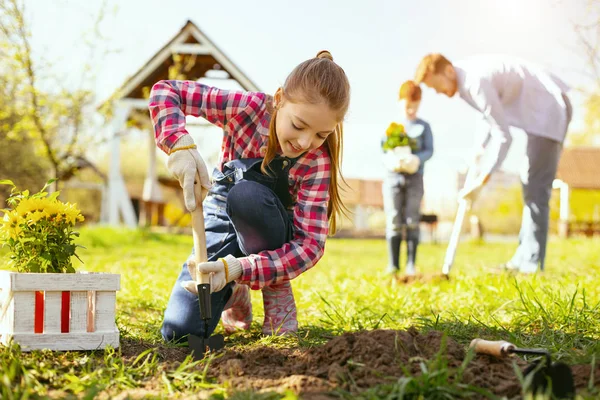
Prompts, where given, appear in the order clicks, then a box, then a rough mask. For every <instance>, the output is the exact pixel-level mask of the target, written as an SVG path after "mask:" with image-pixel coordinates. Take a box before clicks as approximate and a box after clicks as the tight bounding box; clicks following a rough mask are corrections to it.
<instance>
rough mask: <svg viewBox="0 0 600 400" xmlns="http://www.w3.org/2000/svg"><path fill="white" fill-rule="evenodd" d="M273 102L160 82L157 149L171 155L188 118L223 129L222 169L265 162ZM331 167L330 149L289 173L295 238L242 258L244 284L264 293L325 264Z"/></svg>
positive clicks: (154, 98)
mask: <svg viewBox="0 0 600 400" xmlns="http://www.w3.org/2000/svg"><path fill="white" fill-rule="evenodd" d="M269 102H271V98H270V97H269V96H268V95H266V94H264V93H258V92H242V91H229V90H221V89H218V88H215V87H210V86H206V85H203V84H201V83H198V82H193V81H160V82H158V83H156V84H155V85H154V86H153V88H152V92H151V93H150V104H149V108H150V115H151V117H152V122H153V124H154V133H155V138H156V143H157V145H158V147H159V148H160V149H162V150H163V151H164V152H166V153H167V154H168V153H169V152H170V150H171V148H172V147H173V145H174V143H175V142H176V141H177V140H178V139H179V138H180V137H181V136H183V135H187V134H188V132H187V131H186V129H185V116H186V115H193V116H195V117H202V118H205V119H206V120H207V121H209V122H210V123H212V124H214V125H216V126H218V127H220V128H222V129H223V132H224V138H223V144H222V148H221V155H220V157H219V164H218V165H219V168H220V169H221V168H222V167H223V164H224V163H226V162H228V161H230V160H232V159H241V158H260V157H263V156H264V150H265V146H266V145H267V143H268V139H269V122H270V120H271V114H270V112H269V111H268V107H267V105H268V103H269ZM261 148H262V151H261ZM330 163H331V160H330V158H329V153H328V152H327V148H326V147H325V145H322V146H321V147H319V148H318V149H315V150H311V151H309V152H307V153H305V154H304V155H303V156H302V157H300V158H299V159H298V161H296V163H295V164H294V166H293V167H292V168H291V169H290V171H289V180H290V193H291V194H292V198H294V199H295V201H296V203H295V206H294V226H295V233H294V238H293V240H292V241H290V242H288V243H286V244H284V245H283V246H282V247H281V248H279V249H277V250H269V251H262V252H260V253H258V254H252V255H250V256H248V257H243V258H240V259H239V260H240V262H241V264H242V276H241V278H240V279H239V280H238V281H239V282H242V283H247V284H250V286H251V288H252V289H260V288H261V287H263V286H267V285H270V284H272V283H277V282H282V281H287V280H290V279H293V278H295V277H297V276H298V275H300V274H301V273H302V272H304V271H306V270H308V269H309V268H311V267H312V266H314V265H315V264H316V263H317V261H319V259H320V258H321V257H322V255H323V252H324V249H325V240H326V238H327V233H328V231H329V221H328V219H327V202H328V201H329V181H330Z"/></svg>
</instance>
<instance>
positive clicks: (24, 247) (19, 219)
mask: <svg viewBox="0 0 600 400" xmlns="http://www.w3.org/2000/svg"><path fill="white" fill-rule="evenodd" d="M52 182H53V181H52V180H51V181H49V182H48V183H47V184H46V185H45V186H44V187H43V188H42V190H40V191H39V192H37V193H34V194H30V193H29V191H27V190H25V191H22V192H21V191H19V190H18V189H17V188H16V187H15V185H14V184H13V183H12V182H11V181H8V180H5V181H0V184H3V185H10V186H12V189H11V194H10V197H9V198H8V199H7V201H6V202H7V205H8V208H6V209H3V210H1V211H2V213H3V217H2V219H1V220H0V243H1V244H2V246H3V247H5V248H7V249H8V257H7V258H8V260H7V261H6V262H4V265H2V266H0V343H2V344H7V343H9V342H10V341H11V340H13V341H15V342H17V343H19V344H20V345H21V348H22V350H24V351H28V350H34V349H50V350H93V349H98V348H104V347H106V346H113V347H118V346H119V331H118V329H117V327H116V324H115V305H116V291H117V290H119V288H120V275H118V274H103V273H85V272H81V273H76V272H75V269H74V267H73V264H72V257H76V258H78V259H79V257H78V256H77V254H76V250H77V248H79V247H81V246H79V245H77V244H76V243H75V241H76V239H77V238H78V237H79V234H78V233H77V232H76V231H75V230H74V229H75V225H76V224H77V223H78V222H82V221H83V216H82V215H81V213H80V211H79V210H78V209H77V206H76V205H75V204H70V203H64V202H62V201H60V200H58V196H59V192H54V193H52V194H48V193H47V191H46V189H47V188H48V186H49V185H50V184H51V183H52Z"/></svg>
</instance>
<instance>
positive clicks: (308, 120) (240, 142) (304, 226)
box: [149, 51, 350, 340]
mask: <svg viewBox="0 0 600 400" xmlns="http://www.w3.org/2000/svg"><path fill="white" fill-rule="evenodd" d="M349 101H350V85H349V82H348V79H347V77H346V74H345V73H344V70H343V69H342V68H341V67H340V66H338V65H337V64H336V63H335V62H334V61H333V58H332V56H331V54H330V53H329V52H328V51H321V52H320V53H319V54H317V56H316V57H315V58H312V59H309V60H307V61H304V62H303V63H301V64H300V65H298V66H297V67H296V68H295V69H294V70H293V71H292V72H291V74H290V75H289V76H288V77H287V79H286V80H285V83H284V85H283V87H281V88H279V89H278V90H277V91H276V93H275V95H274V96H269V95H266V94H264V93H256V92H241V91H226V90H220V89H217V88H214V87H209V86H205V85H203V84H201V83H197V82H191V81H161V82H158V83H157V84H155V85H154V86H153V88H152V92H151V95H150V104H149V108H150V114H151V117H152V121H153V124H154V130H155V135H156V142H157V145H158V147H159V148H161V149H162V150H163V151H165V152H166V153H167V154H169V158H168V161H167V166H168V168H169V170H170V171H171V173H172V174H173V175H174V176H175V177H176V178H177V179H178V180H179V182H180V184H181V186H182V187H183V189H184V199H185V203H186V207H187V208H188V210H190V211H192V210H194V209H195V207H196V206H195V205H196V199H195V198H194V191H193V187H194V178H195V176H196V174H198V175H199V177H200V181H201V182H200V183H201V184H202V186H203V187H204V188H207V189H209V192H208V195H207V197H206V199H205V200H204V203H203V205H204V217H205V227H206V245H207V250H208V260H209V262H207V263H202V264H200V265H199V266H198V268H199V270H200V271H201V272H202V273H212V285H211V289H212V291H213V293H212V298H211V302H212V307H213V310H212V311H213V313H212V314H213V316H217V315H221V317H222V319H223V325H224V328H225V330H226V332H232V331H234V330H235V329H240V328H241V329H248V328H249V326H250V323H251V321H252V309H251V303H250V293H249V290H248V288H249V287H250V288H251V289H255V290H256V289H261V290H262V294H263V303H264V309H265V320H264V324H263V332H264V333H265V334H285V333H288V332H295V331H296V330H297V329H298V322H297V319H296V305H295V303H294V297H293V293H292V288H291V285H290V282H289V281H290V280H291V279H293V278H295V277H297V276H298V275H300V274H301V273H303V272H304V271H306V270H308V269H309V268H311V267H313V266H314V265H315V264H316V263H317V262H318V261H319V259H320V258H321V256H322V255H323V251H324V248H325V239H326V237H327V234H328V232H329V230H330V229H331V231H332V233H333V232H335V227H336V214H337V213H338V212H340V211H342V208H343V204H342V202H341V200H340V195H339V187H338V181H339V179H341V175H340V165H341V147H342V121H343V119H344V116H345V114H346V111H347V110H348V105H349ZM186 115H194V116H200V117H203V118H205V119H207V120H208V121H209V122H211V123H213V124H215V125H217V126H219V127H221V128H222V129H223V133H224V135H223V144H222V148H221V154H220V159H219V164H218V167H217V168H215V171H214V172H213V174H212V182H213V184H212V186H211V184H210V182H209V177H208V172H207V170H206V165H205V164H204V161H203V160H202V157H201V155H200V153H199V152H198V151H197V150H196V146H195V144H194V142H193V140H192V138H191V137H190V136H189V134H188V133H187V131H186V129H185V116H186ZM191 261H192V260H191V259H190V260H188V261H187V262H186V263H184V265H183V268H182V270H181V272H180V274H179V277H178V279H177V282H176V283H175V286H174V287H173V291H172V293H171V297H170V299H169V303H168V305H167V309H166V311H165V316H164V321H163V326H162V329H161V333H162V335H163V338H164V339H165V340H180V339H182V338H185V337H186V336H187V335H188V334H194V335H198V336H202V335H203V334H204V332H205V330H206V329H207V330H208V332H207V333H208V334H209V335H210V334H212V332H213V331H214V329H215V327H216V325H217V323H218V320H219V319H218V318H213V319H212V320H211V321H210V324H209V326H207V327H205V326H203V322H202V320H201V319H200V314H199V309H198V297H197V295H196V294H195V285H194V284H193V283H191V284H190V281H193V280H195V276H193V275H195V271H196V268H195V265H194V263H193V262H191Z"/></svg>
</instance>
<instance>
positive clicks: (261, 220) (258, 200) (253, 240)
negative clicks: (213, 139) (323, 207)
mask: <svg viewBox="0 0 600 400" xmlns="http://www.w3.org/2000/svg"><path fill="white" fill-rule="evenodd" d="M262 160H263V159H262V158H247V159H239V160H232V161H229V162H227V163H225V164H224V165H223V171H222V172H221V171H219V170H218V169H216V168H215V170H214V171H213V175H212V180H213V185H212V187H211V190H210V192H209V193H208V195H207V197H206V199H205V200H204V203H203V206H204V221H205V229H206V249H207V253H208V261H216V260H217V259H219V258H222V257H225V256H226V255H228V254H231V255H233V256H235V257H243V256H247V255H250V254H256V253H259V252H261V251H264V250H275V249H278V248H280V247H281V246H283V244H284V243H287V242H289V241H291V240H292V238H293V234H294V223H293V206H294V200H293V199H292V197H291V195H290V193H289V178H288V176H289V170H290V168H291V166H292V165H293V164H294V162H295V161H296V160H295V159H289V158H286V157H277V158H275V159H274V160H273V161H271V163H270V165H269V167H268V168H267V169H268V170H269V173H270V175H271V176H267V175H265V174H263V173H262V172H261V170H260V166H261V163H262ZM192 254H193V250H192ZM191 279H192V278H191V276H190V274H189V271H188V269H187V264H186V263H184V264H183V267H182V269H181V272H180V274H179V277H178V278H177V282H175V285H174V286H173V291H172V292H171V297H170V298H169V303H168V305H167V308H166V310H165V315H164V321H163V325H162V328H161V333H162V336H163V338H164V339H165V340H167V341H173V340H175V341H180V340H181V339H184V341H185V340H186V339H185V337H186V336H187V335H188V334H194V335H198V336H201V335H204V329H205V327H204V322H203V321H202V319H201V318H200V311H199V306H198V296H197V295H194V294H192V293H190V292H188V291H187V290H185V289H184V288H183V287H182V286H181V283H182V282H184V281H189V280H191ZM233 285H234V283H233V282H230V283H229V284H227V285H226V286H225V288H223V290H220V291H219V292H216V293H212V295H211V302H212V320H211V321H210V323H209V326H208V334H209V335H210V334H212V332H213V331H214V330H215V328H216V326H217V324H218V323H219V320H220V317H221V313H222V312H223V309H224V307H225V304H226V303H227V301H228V300H229V298H230V297H231V294H232V292H233Z"/></svg>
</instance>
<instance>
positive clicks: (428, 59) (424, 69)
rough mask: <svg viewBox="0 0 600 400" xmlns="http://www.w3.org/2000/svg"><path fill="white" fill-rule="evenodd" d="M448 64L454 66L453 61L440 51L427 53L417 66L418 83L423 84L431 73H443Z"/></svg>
mask: <svg viewBox="0 0 600 400" xmlns="http://www.w3.org/2000/svg"><path fill="white" fill-rule="evenodd" d="M448 65H450V66H452V63H451V62H450V61H448V59H447V58H446V57H444V56H443V55H441V54H440V53H431V54H427V55H426V56H425V57H423V59H422V60H421V62H420V63H419V66H418V67H417V72H416V73H415V83H416V84H417V85H419V84H421V82H423V81H424V80H425V79H426V78H427V75H429V74H440V73H442V72H443V71H444V69H445V68H446V67H447V66H448Z"/></svg>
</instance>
